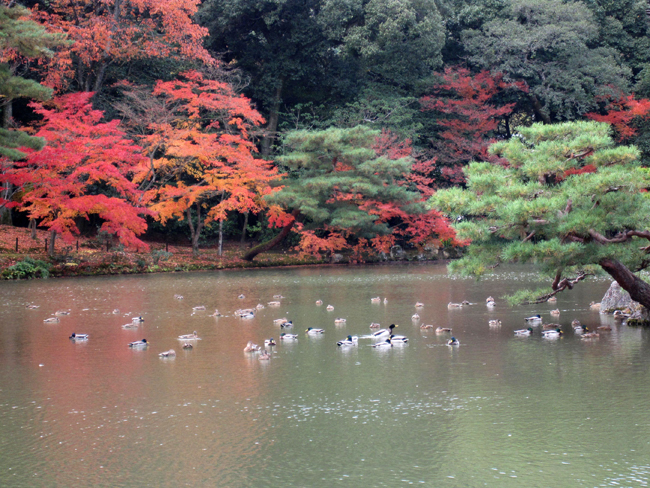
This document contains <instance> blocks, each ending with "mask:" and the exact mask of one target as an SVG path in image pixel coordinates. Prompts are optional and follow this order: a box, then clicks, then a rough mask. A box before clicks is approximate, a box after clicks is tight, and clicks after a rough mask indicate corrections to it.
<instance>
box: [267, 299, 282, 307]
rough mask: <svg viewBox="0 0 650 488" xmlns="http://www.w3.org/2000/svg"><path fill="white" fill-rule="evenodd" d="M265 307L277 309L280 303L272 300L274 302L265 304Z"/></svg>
mask: <svg viewBox="0 0 650 488" xmlns="http://www.w3.org/2000/svg"><path fill="white" fill-rule="evenodd" d="M267 305H268V306H269V307H279V306H280V302H278V301H277V300H274V301H272V302H269V303H267Z"/></svg>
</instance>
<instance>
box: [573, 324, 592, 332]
mask: <svg viewBox="0 0 650 488" xmlns="http://www.w3.org/2000/svg"><path fill="white" fill-rule="evenodd" d="M585 332H589V328H588V327H587V326H585V325H574V326H573V333H574V334H584V333H585Z"/></svg>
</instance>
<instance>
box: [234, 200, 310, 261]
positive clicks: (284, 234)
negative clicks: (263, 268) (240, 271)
mask: <svg viewBox="0 0 650 488" xmlns="http://www.w3.org/2000/svg"><path fill="white" fill-rule="evenodd" d="M299 213H300V211H299V210H294V211H293V212H291V215H292V217H293V220H291V222H290V223H288V224H287V225H285V226H284V227H282V230H281V231H280V233H279V234H278V235H277V236H275V237H274V238H273V239H271V240H270V241H267V242H264V243H262V244H260V245H259V246H255V247H254V248H253V249H251V250H250V251H248V252H247V253H246V254H245V255H244V259H245V260H246V261H252V260H253V259H255V256H257V255H258V254H260V253H263V252H265V251H268V250H269V249H273V248H274V247H275V246H277V245H278V244H280V243H281V242H282V241H283V240H284V238H285V237H287V235H289V232H291V229H292V228H293V225H294V224H295V223H296V217H298V214H299Z"/></svg>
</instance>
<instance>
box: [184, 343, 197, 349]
mask: <svg viewBox="0 0 650 488" xmlns="http://www.w3.org/2000/svg"><path fill="white" fill-rule="evenodd" d="M193 347H194V346H193V345H192V344H190V343H189V342H186V343H185V344H183V349H192V348H193Z"/></svg>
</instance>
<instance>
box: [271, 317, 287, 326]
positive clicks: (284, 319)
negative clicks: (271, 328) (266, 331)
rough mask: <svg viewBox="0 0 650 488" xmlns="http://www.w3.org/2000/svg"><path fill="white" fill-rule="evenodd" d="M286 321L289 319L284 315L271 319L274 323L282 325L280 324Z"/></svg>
mask: <svg viewBox="0 0 650 488" xmlns="http://www.w3.org/2000/svg"><path fill="white" fill-rule="evenodd" d="M287 322H289V319H288V318H286V317H282V318H281V319H273V323H274V324H275V325H282V324H285V323H287Z"/></svg>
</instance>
